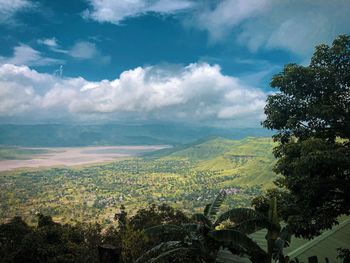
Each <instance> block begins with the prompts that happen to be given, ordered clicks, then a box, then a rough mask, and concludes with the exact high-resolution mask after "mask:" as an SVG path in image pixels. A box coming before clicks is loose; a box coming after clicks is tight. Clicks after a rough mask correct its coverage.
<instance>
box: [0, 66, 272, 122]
mask: <svg viewBox="0 0 350 263" xmlns="http://www.w3.org/2000/svg"><path fill="white" fill-rule="evenodd" d="M265 99H266V94H265V93H264V92H263V91H261V90H259V89H255V88H252V87H249V86H245V85H243V84H242V83H241V82H240V81H239V79H237V78H235V77H231V76H226V75H223V74H222V73H221V70H220V67H219V66H217V65H213V66H212V65H209V64H205V63H203V64H196V63H195V64H190V65H188V66H187V67H184V68H179V69H177V70H169V69H164V68H161V67H156V66H153V67H145V68H142V67H138V68H135V69H132V70H128V71H124V72H123V73H122V74H120V76H119V77H118V78H116V79H114V80H111V81H109V80H102V81H98V82H89V81H87V80H85V79H83V78H58V77H55V76H52V75H49V74H43V73H38V72H36V71H35V70H31V69H30V68H28V67H26V66H21V67H19V66H15V65H10V64H6V65H2V66H0V105H1V107H0V116H2V117H8V116H27V118H29V119H30V118H31V116H38V114H43V113H44V112H45V114H47V116H45V118H54V117H55V114H54V113H55V112H60V113H61V114H65V115H66V116H71V115H80V116H90V115H94V114H99V117H101V116H102V115H103V116H110V117H111V118H112V117H113V118H123V116H133V117H137V118H157V119H161V120H185V121H192V122H202V121H212V120H213V121H220V120H221V121H223V120H229V121H233V122H234V123H237V124H239V125H240V126H244V125H251V124H254V125H258V124H259V121H260V120H261V119H262V118H263V115H262V114H263V107H264V105H265Z"/></svg>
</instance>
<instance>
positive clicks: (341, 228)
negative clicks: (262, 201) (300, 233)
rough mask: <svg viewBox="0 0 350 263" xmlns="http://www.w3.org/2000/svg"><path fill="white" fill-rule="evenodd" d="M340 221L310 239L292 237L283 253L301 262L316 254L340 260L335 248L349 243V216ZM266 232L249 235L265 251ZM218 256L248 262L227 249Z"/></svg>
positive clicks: (236, 261)
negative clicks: (234, 255)
mask: <svg viewBox="0 0 350 263" xmlns="http://www.w3.org/2000/svg"><path fill="white" fill-rule="evenodd" d="M341 221H342V222H341V223H340V224H339V225H337V226H335V227H333V228H332V229H331V230H328V231H324V232H323V233H322V234H321V235H320V236H318V237H316V238H314V239H312V240H306V239H302V238H295V237H293V238H292V241H291V244H290V247H288V248H286V249H285V250H284V254H286V255H288V256H289V257H290V258H291V259H293V258H298V259H299V260H300V261H301V262H308V258H309V257H311V256H317V257H318V259H319V260H320V262H323V261H324V258H325V257H327V258H328V259H329V260H330V262H332V263H333V262H334V263H337V262H342V261H341V260H340V259H337V248H339V247H343V248H348V247H349V245H350V218H348V217H346V218H342V219H341ZM266 234H267V230H266V229H263V230H260V231H257V232H255V233H254V234H252V235H250V237H251V238H252V239H253V240H254V241H255V242H256V243H257V244H258V245H259V246H260V247H261V248H262V249H264V250H265V251H266V250H267V243H266V239H265V236H266ZM218 258H219V262H224V263H229V262H231V263H243V262H250V261H247V258H239V257H233V256H232V254H231V253H230V252H229V251H220V253H219V257H218Z"/></svg>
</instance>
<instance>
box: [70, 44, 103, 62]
mask: <svg viewBox="0 0 350 263" xmlns="http://www.w3.org/2000/svg"><path fill="white" fill-rule="evenodd" d="M97 53H98V51H97V49H96V45H95V44H94V43H91V42H85V41H80V42H77V43H75V44H74V46H73V47H72V49H71V50H70V51H69V55H71V56H72V57H74V58H79V59H91V58H94V57H95V56H96V55H97Z"/></svg>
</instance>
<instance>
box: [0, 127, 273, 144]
mask: <svg viewBox="0 0 350 263" xmlns="http://www.w3.org/2000/svg"><path fill="white" fill-rule="evenodd" d="M271 134H272V133H271V132H270V131H268V130H265V129H262V128H231V129H224V128H213V127H191V126H186V125H182V124H172V123H162V124H135V125H129V124H101V125H71V124H33V125H15V124H2V125H0V145H6V146H13V145H15V146H27V147H69V146H91V145H154V144H171V145H181V144H186V143H190V142H193V141H196V140H199V139H201V138H208V137H216V136H220V137H224V138H228V139H242V138H245V137H247V136H254V137H269V136H271Z"/></svg>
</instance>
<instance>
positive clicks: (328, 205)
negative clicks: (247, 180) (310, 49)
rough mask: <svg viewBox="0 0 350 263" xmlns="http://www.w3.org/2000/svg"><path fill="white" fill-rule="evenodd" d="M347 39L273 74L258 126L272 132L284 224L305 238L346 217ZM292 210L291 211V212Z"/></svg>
mask: <svg viewBox="0 0 350 263" xmlns="http://www.w3.org/2000/svg"><path fill="white" fill-rule="evenodd" d="M349 61H350V36H345V35H343V36H339V37H338V38H337V39H335V40H334V42H333V45H332V46H327V45H319V46H317V47H316V50H315V53H314V55H313V57H312V59H311V63H310V65H309V66H299V65H295V64H289V65H286V66H285V68H284V70H283V72H282V73H280V74H278V75H275V76H274V77H273V79H272V82H271V86H272V87H274V88H276V89H278V91H279V92H277V93H276V94H274V95H270V96H269V97H268V100H267V105H266V107H265V113H266V115H267V119H266V120H265V121H264V122H263V125H264V126H265V127H267V128H270V129H274V130H277V131H278V133H277V135H275V136H274V138H275V140H276V141H278V142H279V143H280V144H279V146H277V147H276V148H275V151H274V154H275V156H276V157H277V158H278V162H277V165H276V167H275V171H276V172H277V173H279V174H281V175H282V176H283V177H282V178H280V179H278V180H277V182H276V183H277V185H278V186H280V187H282V188H285V189H286V190H287V191H288V192H289V193H290V194H291V197H290V198H289V201H291V203H290V206H291V209H290V211H291V214H290V215H291V217H289V222H290V223H291V224H292V225H293V229H294V231H295V233H296V235H297V236H299V235H302V236H303V237H308V238H311V237H313V236H315V235H317V234H319V233H320V231H321V230H323V229H327V228H331V227H332V226H333V225H334V224H335V223H337V217H338V216H339V215H342V214H350V195H349V190H348V186H349V185H350V142H349V139H350V112H349V105H350V97H349V92H350V90H349V89H350V78H349V72H350V62H349ZM292 211H294V212H292Z"/></svg>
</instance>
